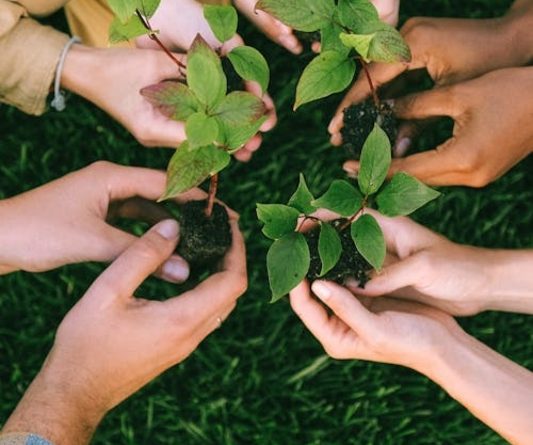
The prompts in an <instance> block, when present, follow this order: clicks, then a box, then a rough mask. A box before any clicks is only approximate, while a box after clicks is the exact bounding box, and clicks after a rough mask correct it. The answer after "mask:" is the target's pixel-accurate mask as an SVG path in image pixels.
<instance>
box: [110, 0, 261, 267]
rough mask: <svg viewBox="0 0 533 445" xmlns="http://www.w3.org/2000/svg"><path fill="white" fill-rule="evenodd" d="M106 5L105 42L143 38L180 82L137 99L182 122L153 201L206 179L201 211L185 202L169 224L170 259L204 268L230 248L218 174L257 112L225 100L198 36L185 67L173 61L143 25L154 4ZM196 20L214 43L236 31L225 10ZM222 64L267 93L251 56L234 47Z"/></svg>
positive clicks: (132, 0)
mask: <svg viewBox="0 0 533 445" xmlns="http://www.w3.org/2000/svg"><path fill="white" fill-rule="evenodd" d="M109 4H110V6H111V9H112V10H113V11H114V13H115V15H116V18H115V19H114V21H113V23H112V24H111V27H110V30H109V35H110V40H111V42H119V41H123V40H129V39H132V38H135V37H138V36H141V35H148V36H149V37H150V38H151V39H152V40H154V41H155V42H156V43H157V44H158V45H159V47H160V48H161V49H162V50H163V51H164V52H165V53H166V54H167V56H168V57H169V58H171V59H172V61H173V62H174V63H175V64H176V65H177V67H178V70H179V73H180V74H181V76H182V77H183V79H184V80H183V81H173V80H168V81H164V82H161V83H159V84H156V85H150V86H147V87H146V88H144V89H142V90H141V94H142V95H143V96H144V97H145V98H146V99H147V100H148V101H149V102H151V103H152V105H153V106H154V107H155V108H156V109H158V110H159V111H160V112H161V113H162V114H164V115H165V116H167V117H168V118H170V119H174V120H176V121H182V122H184V123H185V132H186V136H187V139H186V140H185V141H184V142H183V143H182V144H181V145H180V146H179V147H178V148H177V150H176V152H175V153H174V155H173V156H172V159H171V160H170V163H169V165H168V168H167V184H166V190H165V192H164V194H163V196H162V197H161V198H160V201H164V200H167V199H170V198H173V197H175V196H177V195H179V194H181V193H184V192H186V191H187V190H190V189H191V188H193V187H197V186H198V185H200V184H201V183H203V182H204V181H205V180H207V179H209V180H210V184H209V194H208V198H207V200H206V202H205V204H204V203H203V202H190V203H187V204H186V205H183V206H181V208H180V210H179V214H178V215H177V218H178V220H179V222H180V224H181V241H180V244H179V247H178V253H180V255H181V256H182V257H183V258H185V259H186V260H187V261H188V262H189V264H191V265H193V266H198V265H200V266H203V265H209V264H212V263H214V262H216V261H217V260H218V259H219V258H221V257H222V256H223V255H224V254H225V252H226V250H227V249H228V248H229V246H230V245H231V231H230V226H229V221H228V214H227V212H226V210H225V208H224V207H222V206H221V205H219V204H215V196H216V193H217V189H218V180H219V178H218V174H219V172H220V171H222V170H223V169H224V168H225V167H226V166H227V165H228V164H229V163H230V160H231V155H232V154H234V153H236V152H237V151H239V150H240V149H241V148H243V146H244V144H245V143H246V142H247V141H248V140H249V139H250V138H251V137H252V136H253V135H254V134H256V133H257V131H258V130H259V128H260V127H261V125H262V124H263V123H264V122H265V120H266V119H267V117H266V109H265V105H264V103H263V101H262V100H261V99H260V98H258V97H257V96H254V95H253V94H251V93H249V92H246V91H231V92H229V93H228V80H227V77H226V75H225V73H224V70H223V67H222V62H221V59H222V54H221V53H220V50H213V49H212V48H211V47H210V46H209V45H208V44H207V43H206V42H205V40H204V39H203V38H202V37H201V36H200V35H197V36H196V38H195V40H194V42H193V44H192V45H191V48H190V49H189V51H188V53H187V63H186V65H185V64H184V63H182V62H181V61H179V60H178V59H177V58H176V57H175V56H174V55H173V54H172V53H171V52H170V51H169V50H168V48H166V47H165V45H164V44H163V43H162V42H161V41H160V39H159V38H158V36H157V34H158V31H156V30H154V29H152V27H151V25H150V18H151V17H152V15H153V14H154V12H155V11H156V9H157V7H158V5H159V0H109ZM204 17H205V19H206V20H207V22H208V23H209V25H210V27H211V29H212V31H213V34H214V35H215V36H216V38H217V39H218V40H219V41H220V42H221V43H224V42H227V41H228V40H230V39H231V38H232V37H233V36H234V35H235V34H236V32H237V25H238V16H237V12H236V10H235V9H234V8H233V7H231V6H205V7H204ZM226 57H227V60H229V64H230V65H231V66H232V67H233V70H234V71H235V72H236V73H237V74H238V75H239V76H240V78H241V79H242V80H243V81H255V82H257V83H258V84H259V85H260V87H261V89H262V92H263V93H264V92H265V91H266V90H267V88H268V84H269V79H270V71H269V67H268V65H267V62H266V60H265V58H264V57H263V56H262V55H261V54H260V53H259V51H257V50H256V49H254V48H251V47H249V46H239V47H236V48H234V49H233V50H232V51H231V52H229V53H228V54H227V55H226ZM241 83H242V85H244V83H243V82H241Z"/></svg>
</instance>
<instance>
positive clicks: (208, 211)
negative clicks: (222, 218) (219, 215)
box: [205, 173, 218, 219]
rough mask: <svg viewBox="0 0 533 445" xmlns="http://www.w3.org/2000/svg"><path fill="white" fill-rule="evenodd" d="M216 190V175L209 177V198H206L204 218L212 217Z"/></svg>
mask: <svg viewBox="0 0 533 445" xmlns="http://www.w3.org/2000/svg"><path fill="white" fill-rule="evenodd" d="M217 189H218V173H217V174H215V175H213V176H211V182H210V183H209V196H208V197H207V206H206V208H205V216H206V217H207V218H208V219H209V218H211V215H213V206H214V205H215V197H216V195H217Z"/></svg>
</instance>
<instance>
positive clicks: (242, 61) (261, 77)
mask: <svg viewBox="0 0 533 445" xmlns="http://www.w3.org/2000/svg"><path fill="white" fill-rule="evenodd" d="M228 59H229V60H230V62H231V64H232V65H233V68H234V69H235V71H236V72H237V74H238V75H239V76H241V77H242V78H243V79H244V80H251V81H255V82H257V83H258V84H259V85H260V86H261V90H262V91H263V93H264V92H266V90H267V89H268V83H269V81H270V68H269V67H268V63H267V61H266V60H265V58H264V57H263V55H262V54H261V53H260V52H259V51H257V50H256V49H255V48H252V47H250V46H237V47H236V48H234V49H233V50H232V51H231V52H230V53H229V54H228Z"/></svg>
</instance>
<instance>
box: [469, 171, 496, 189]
mask: <svg viewBox="0 0 533 445" xmlns="http://www.w3.org/2000/svg"><path fill="white" fill-rule="evenodd" d="M491 180H492V175H491V174H490V173H489V172H488V171H487V170H485V169H479V170H476V171H473V172H471V174H470V175H468V177H467V182H466V184H467V185H469V186H470V187H475V188H481V187H485V186H487V185H488V184H489V183H490V182H491Z"/></svg>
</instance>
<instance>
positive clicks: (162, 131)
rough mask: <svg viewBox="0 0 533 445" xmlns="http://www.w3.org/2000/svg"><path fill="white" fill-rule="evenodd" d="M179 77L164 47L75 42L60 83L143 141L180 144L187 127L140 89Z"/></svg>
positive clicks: (170, 145)
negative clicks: (99, 46)
mask: <svg viewBox="0 0 533 445" xmlns="http://www.w3.org/2000/svg"><path fill="white" fill-rule="evenodd" d="M174 57H176V58H177V59H178V60H182V59H183V56H181V55H177V54H175V55H174ZM88 73H90V74H88ZM181 77H182V74H181V73H180V70H179V69H178V67H177V66H176V64H175V63H174V62H173V61H172V60H171V59H169V58H168V57H167V56H166V55H165V54H164V53H163V52H162V51H156V50H139V49H126V48H106V49H97V48H89V47H84V46H82V45H74V46H73V47H72V48H71V50H70V51H69V52H68V53H67V58H66V61H65V67H64V70H63V75H62V78H61V84H62V86H63V87H64V88H66V89H68V90H70V91H72V92H74V93H76V94H79V95H80V96H83V97H84V98H86V99H87V100H89V101H91V102H93V103H94V104H95V105H97V106H98V107H100V108H101V109H102V110H104V111H106V112H107V113H108V114H109V115H111V116H112V117H113V118H114V119H116V120H117V121H119V122H120V123H121V124H122V125H124V127H126V129H128V130H129V131H130V132H131V133H132V134H133V136H134V137H135V138H136V139H137V140H138V141H139V142H140V143H141V144H143V145H146V146H150V147H151V146H164V147H176V146H177V145H178V144H180V143H181V142H183V141H184V140H185V138H186V134H185V126H184V125H183V123H182V122H176V121H173V120H171V119H169V118H168V117H166V116H164V115H162V114H161V113H159V112H158V111H157V110H154V109H153V107H152V106H151V105H150V103H148V102H147V101H146V100H145V99H144V98H143V97H142V96H141V95H140V94H139V91H140V90H141V88H144V87H145V86H147V85H151V84H154V83H158V82H161V81H163V80H167V79H179V78H181Z"/></svg>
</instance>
